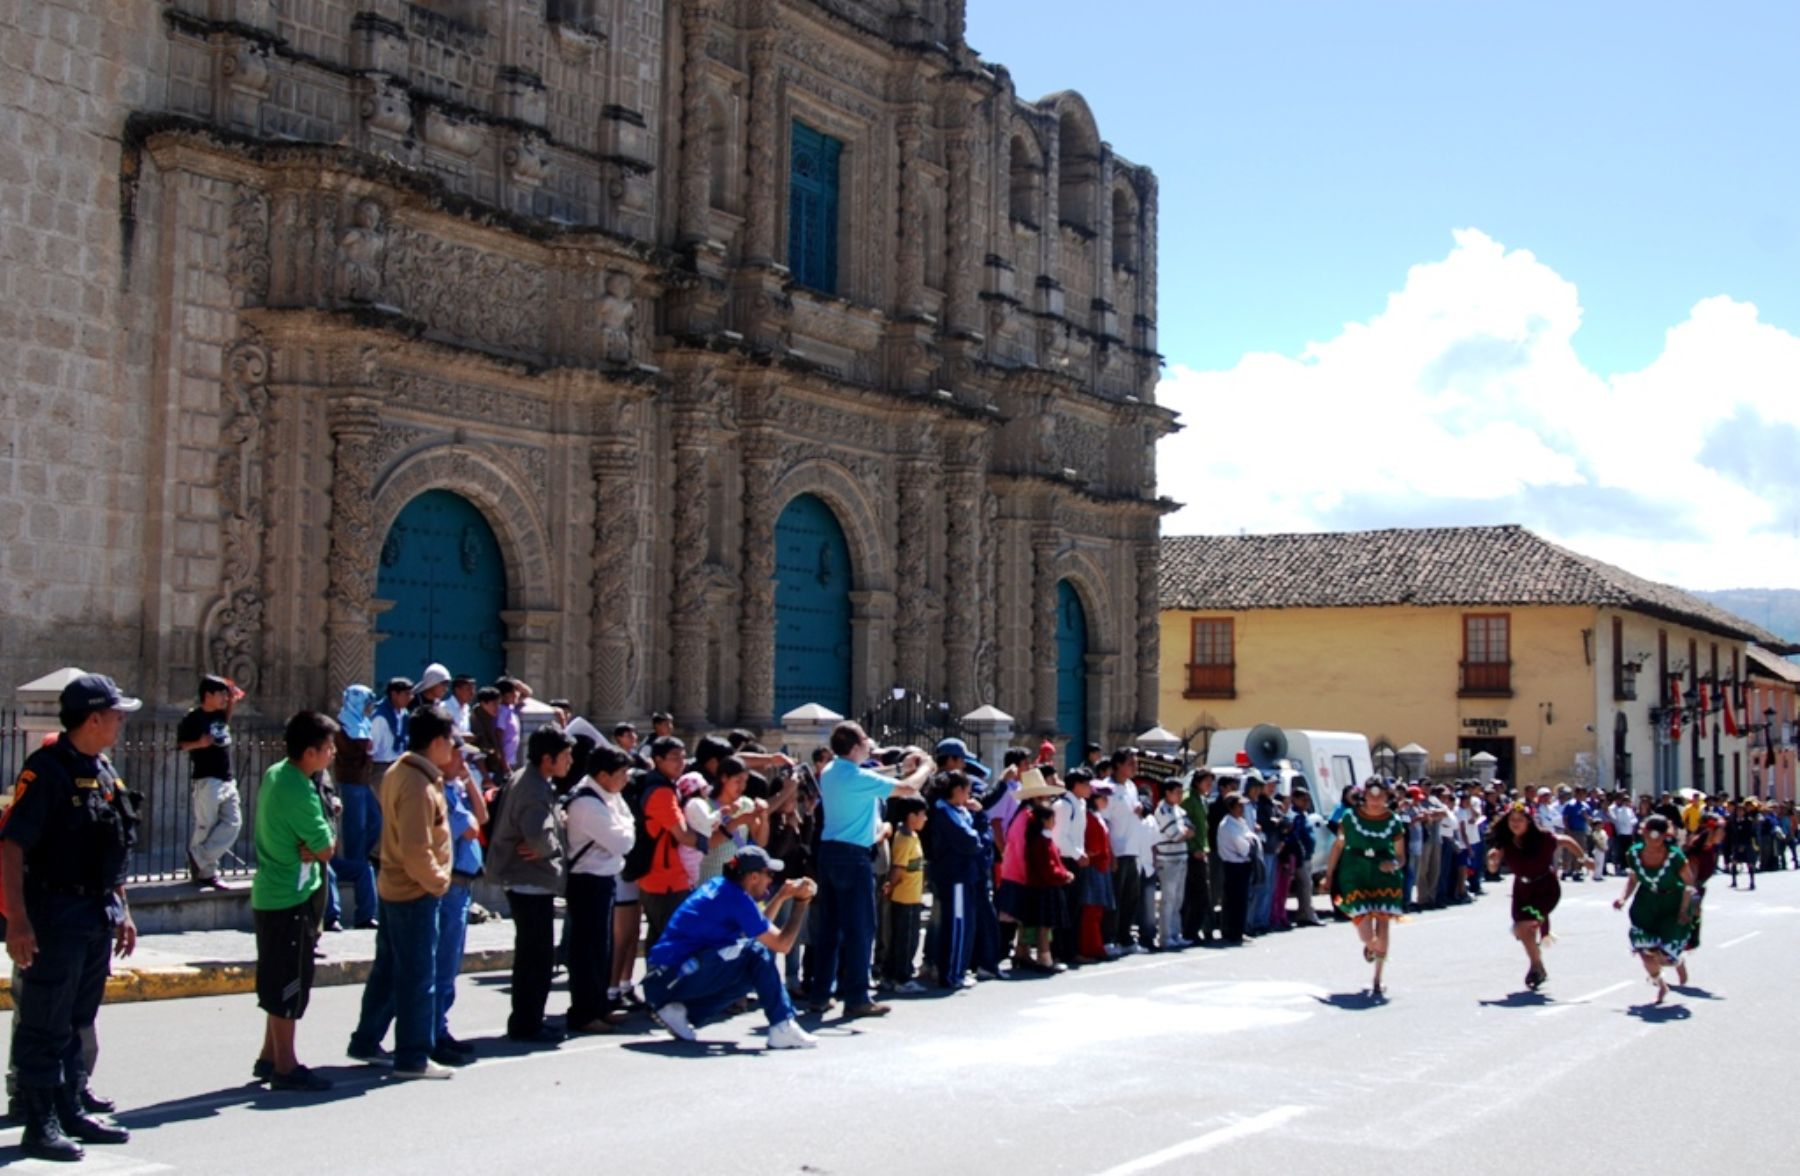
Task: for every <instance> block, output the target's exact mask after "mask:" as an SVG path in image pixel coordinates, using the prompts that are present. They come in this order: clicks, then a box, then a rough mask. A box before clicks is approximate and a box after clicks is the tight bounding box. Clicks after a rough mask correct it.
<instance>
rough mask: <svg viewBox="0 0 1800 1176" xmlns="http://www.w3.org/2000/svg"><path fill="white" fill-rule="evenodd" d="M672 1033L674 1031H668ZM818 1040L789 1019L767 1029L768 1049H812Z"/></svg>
mask: <svg viewBox="0 0 1800 1176" xmlns="http://www.w3.org/2000/svg"><path fill="white" fill-rule="evenodd" d="M669 1032H671V1033H673V1032H674V1030H673V1029H670V1030H669ZM818 1044H819V1039H818V1038H817V1037H814V1036H813V1035H812V1034H810V1033H808V1032H807V1031H806V1030H804V1029H802V1028H800V1022H798V1021H796V1020H794V1019H793V1018H792V1017H789V1018H788V1019H787V1020H785V1021H783V1022H782V1023H781V1024H779V1025H771V1026H770V1027H769V1048H770V1049H814V1048H816V1047H817V1046H818Z"/></svg>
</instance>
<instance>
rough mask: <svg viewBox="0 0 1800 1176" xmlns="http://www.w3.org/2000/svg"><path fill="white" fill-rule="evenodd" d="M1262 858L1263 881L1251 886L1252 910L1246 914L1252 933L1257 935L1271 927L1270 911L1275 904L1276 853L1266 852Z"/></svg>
mask: <svg viewBox="0 0 1800 1176" xmlns="http://www.w3.org/2000/svg"><path fill="white" fill-rule="evenodd" d="M1262 858H1263V875H1262V881H1260V882H1255V883H1253V884H1252V885H1251V887H1250V910H1249V913H1248V914H1247V915H1246V916H1245V917H1246V919H1247V921H1248V926H1249V929H1250V931H1251V933H1252V934H1256V935H1260V934H1262V933H1263V932H1264V931H1267V930H1268V929H1269V913H1270V909H1271V908H1272V907H1273V906H1274V905H1275V855H1274V854H1272V853H1265V854H1263V855H1262Z"/></svg>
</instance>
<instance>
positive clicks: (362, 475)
mask: <svg viewBox="0 0 1800 1176" xmlns="http://www.w3.org/2000/svg"><path fill="white" fill-rule="evenodd" d="M326 411H327V424H328V427H329V429H330V431H331V440H332V454H331V522H330V534H331V540H330V548H329V554H328V555H327V557H326V567H327V571H328V584H329V587H328V588H327V590H326V599H327V602H328V611H327V614H326V615H327V619H326V622H325V631H326V644H327V648H328V649H329V665H330V671H331V680H330V682H329V683H328V685H329V687H330V689H331V690H332V691H334V692H335V691H339V690H342V689H343V688H344V687H345V686H346V685H348V684H349V683H351V682H367V681H369V674H370V672H371V671H372V670H373V669H374V662H375V659H374V641H373V640H372V634H371V633H370V631H369V627H370V624H371V622H372V621H373V619H374V618H373V615H372V613H371V609H370V603H371V601H372V600H373V598H374V595H375V558H376V555H377V554H378V553H379V551H380V546H381V545H380V544H378V543H376V542H375V540H376V535H375V533H374V530H375V520H374V514H375V500H374V479H375V465H376V462H375V454H374V446H375V434H376V431H377V430H378V429H379V427H380V424H381V414H380V410H379V408H378V407H377V404H376V402H375V400H373V399H372V398H370V397H367V396H361V395H355V394H351V395H340V396H337V397H335V398H334V399H333V400H332V401H331V403H330V406H329V408H328V409H327V410H326Z"/></svg>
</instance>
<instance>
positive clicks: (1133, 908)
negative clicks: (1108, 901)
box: [1112, 857, 1144, 948]
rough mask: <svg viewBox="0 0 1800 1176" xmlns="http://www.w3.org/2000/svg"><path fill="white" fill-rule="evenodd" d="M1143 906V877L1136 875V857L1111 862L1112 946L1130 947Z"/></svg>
mask: <svg viewBox="0 0 1800 1176" xmlns="http://www.w3.org/2000/svg"><path fill="white" fill-rule="evenodd" d="M1143 904H1144V876H1143V875H1142V874H1140V873H1138V863H1137V858H1136V857H1121V858H1116V859H1114V862H1113V910H1112V944H1113V946H1115V947H1121V948H1125V947H1130V946H1131V943H1132V932H1133V931H1134V930H1135V929H1136V927H1137V925H1138V915H1139V913H1140V911H1141V908H1142V907H1143Z"/></svg>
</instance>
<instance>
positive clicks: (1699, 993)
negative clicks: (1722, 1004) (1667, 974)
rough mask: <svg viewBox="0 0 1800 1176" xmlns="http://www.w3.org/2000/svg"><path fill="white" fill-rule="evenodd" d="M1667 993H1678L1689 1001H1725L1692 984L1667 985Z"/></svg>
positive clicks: (1716, 994)
mask: <svg viewBox="0 0 1800 1176" xmlns="http://www.w3.org/2000/svg"><path fill="white" fill-rule="evenodd" d="M1669 991H1670V992H1679V993H1680V994H1681V995H1683V996H1685V997H1688V998H1689V999H1691V1000H1724V999H1725V998H1724V997H1722V996H1720V995H1719V994H1718V993H1716V992H1709V991H1707V990H1706V989H1704V988H1700V987H1698V986H1697V985H1693V984H1671V985H1669Z"/></svg>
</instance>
